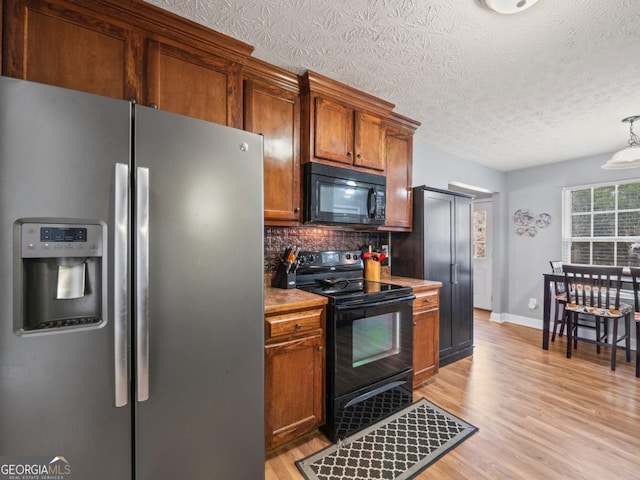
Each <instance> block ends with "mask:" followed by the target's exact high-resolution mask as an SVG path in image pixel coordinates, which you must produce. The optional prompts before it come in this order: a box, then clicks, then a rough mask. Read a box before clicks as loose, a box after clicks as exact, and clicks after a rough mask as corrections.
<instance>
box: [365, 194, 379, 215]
mask: <svg viewBox="0 0 640 480" xmlns="http://www.w3.org/2000/svg"><path fill="white" fill-rule="evenodd" d="M377 197H378V194H377V193H376V189H375V188H370V189H369V198H368V199H367V203H368V205H367V208H368V210H369V212H368V213H369V218H375V217H376V213H377V212H376V209H377V206H378V202H377V201H376V199H377Z"/></svg>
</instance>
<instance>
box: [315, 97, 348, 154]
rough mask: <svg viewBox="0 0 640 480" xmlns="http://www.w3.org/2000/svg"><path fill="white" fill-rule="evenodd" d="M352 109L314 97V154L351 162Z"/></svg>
mask: <svg viewBox="0 0 640 480" xmlns="http://www.w3.org/2000/svg"><path fill="white" fill-rule="evenodd" d="M353 113H354V111H353V109H351V108H348V107H345V106H344V105H341V104H339V103H336V102H332V101H330V100H327V99H324V98H321V97H317V98H316V99H315V131H314V134H315V144H314V156H315V157H316V158H324V159H325V160H332V161H334V162H340V163H345V164H347V165H351V164H353V138H354V124H353V120H354V119H353Z"/></svg>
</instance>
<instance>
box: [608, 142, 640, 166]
mask: <svg viewBox="0 0 640 480" xmlns="http://www.w3.org/2000/svg"><path fill="white" fill-rule="evenodd" d="M636 167H640V145H634V146H632V147H627V148H624V149H622V150H620V151H619V152H616V153H615V154H614V155H613V157H611V159H610V160H609V161H608V162H607V163H605V164H604V165H602V168H604V169H606V170H617V169H623V168H636Z"/></svg>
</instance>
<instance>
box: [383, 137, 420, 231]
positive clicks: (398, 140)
mask: <svg viewBox="0 0 640 480" xmlns="http://www.w3.org/2000/svg"><path fill="white" fill-rule="evenodd" d="M385 145H386V149H385V156H386V175H387V219H386V222H385V224H384V227H383V229H384V230H396V231H402V230H404V231H410V230H411V220H412V208H411V205H412V203H413V200H412V193H413V192H412V189H411V165H412V159H413V135H411V134H409V133H407V132H403V131H400V130H396V129H388V130H387V133H386V139H385Z"/></svg>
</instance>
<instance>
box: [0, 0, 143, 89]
mask: <svg viewBox="0 0 640 480" xmlns="http://www.w3.org/2000/svg"><path fill="white" fill-rule="evenodd" d="M4 8H5V12H4V13H5V15H4V32H3V33H4V44H3V69H2V72H3V74H4V75H7V76H11V77H17V78H22V79H25V80H31V81H34V82H40V83H46V84H49V85H56V86H59V87H65V88H71V89H74V90H81V91H84V92H89V93H95V94H98V95H104V96H108V97H114V98H135V97H136V96H137V90H138V85H137V82H136V78H137V77H138V76H139V73H140V72H139V71H140V62H139V61H136V60H133V61H132V59H135V58H142V54H141V50H140V39H139V37H136V36H135V35H134V34H133V33H132V32H131V31H129V30H128V29H127V28H125V27H123V26H122V25H119V24H118V23H117V22H109V21H108V20H107V19H105V18H103V17H101V16H99V15H92V14H91V12H89V11H86V10H83V9H77V8H76V9H72V8H70V7H68V6H67V5H66V4H64V3H58V2H44V1H37V0H26V1H25V0H5V2H4Z"/></svg>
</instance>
